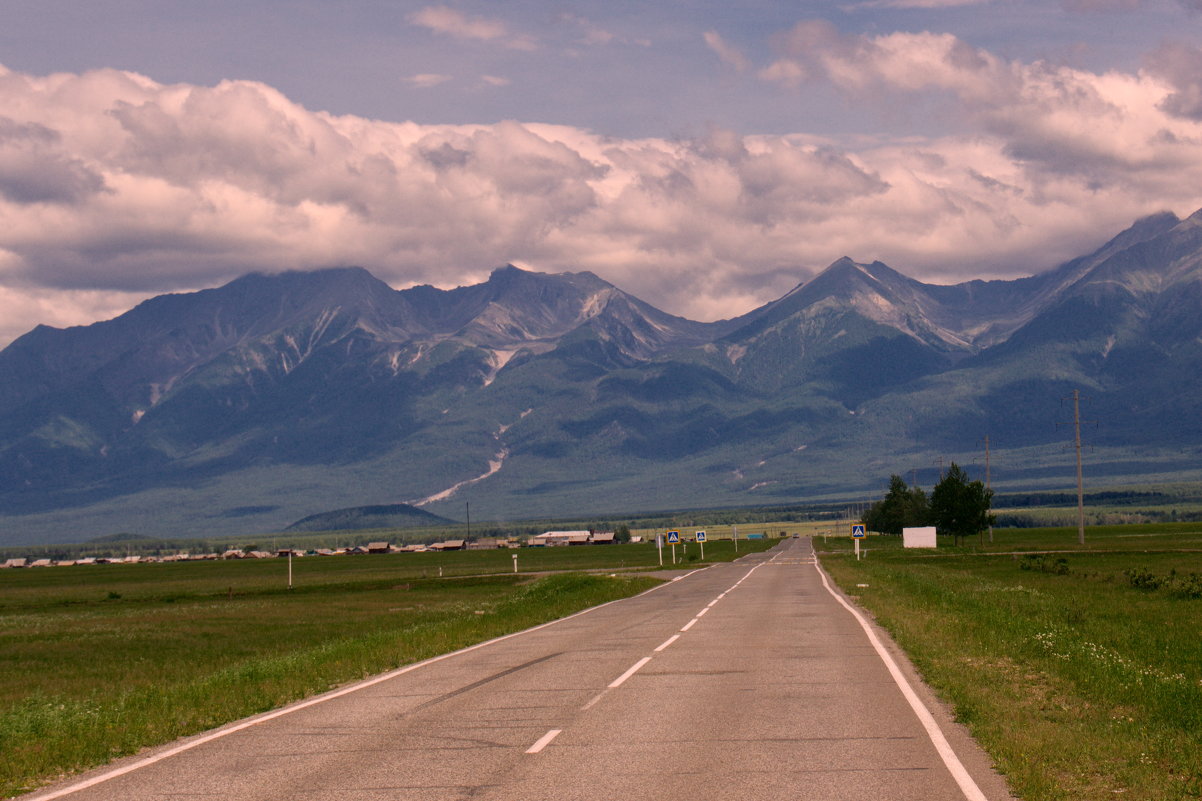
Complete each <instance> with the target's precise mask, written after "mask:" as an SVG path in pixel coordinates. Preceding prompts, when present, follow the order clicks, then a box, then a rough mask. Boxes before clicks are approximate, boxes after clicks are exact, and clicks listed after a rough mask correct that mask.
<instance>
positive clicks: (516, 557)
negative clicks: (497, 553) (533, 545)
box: [512, 553, 518, 573]
mask: <svg viewBox="0 0 1202 801" xmlns="http://www.w3.org/2000/svg"><path fill="white" fill-rule="evenodd" d="M512 556H513V572H514V573H516V572H518V555H517V554H516V553H515V554H512Z"/></svg>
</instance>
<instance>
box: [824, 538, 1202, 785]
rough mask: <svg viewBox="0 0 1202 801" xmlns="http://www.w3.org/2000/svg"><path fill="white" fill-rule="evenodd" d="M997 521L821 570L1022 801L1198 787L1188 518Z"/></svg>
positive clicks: (1200, 684) (1197, 541) (1192, 549)
mask: <svg viewBox="0 0 1202 801" xmlns="http://www.w3.org/2000/svg"><path fill="white" fill-rule="evenodd" d="M1086 538H1087V539H1086V544H1085V545H1084V546H1081V545H1078V544H1077V532H1076V529H1075V528H1063V529H1025V530H998V531H996V532H995V536H994V542H993V544H992V545H989V544H985V545H983V546H982V545H980V544H978V542H977V541H975V540H974V541H971V544H970V545H965V546H963V547H960V548H951V547H945V543H940V548H939V549H938V551H936V552H931V551H904V550H903V549H902V548H901V547H900V545H901V544H900V542H899V541H898V540H897V539H896V538H887V537H879V538H878V537H870V538H869V539H868V540H867V541H866V542H865V543H863V545H864V548H865V549H866V551H867V553H866V556H865V558H864V559H863V560H861V561H859V562H857V561H856V560H855V558H854V557H853V556H852V555H851V548H852V546H851V542H850V541H849V540H848V539H847V538H846V537H830V538H829V539H825V540H824V538H823V537H821V536H819V537H816V538H815V547H816V548H817V549H818V551H819V553H820V554H821V557H822V563H823V565H824V567H826V569H827V570H828V571H829V572H830V573H831V575H832V576H833V577H834V578H835V579H836V580H837V581H838V582H839V584H840V586H841V587H842V588H843V589H844V590H845V591H846V592H847V593H848V594H850V595H853V596H855V597H856V598H857V599H858V601H859V603H860V604H861V605H863V606H864V607H866V608H867V609H869V610H870V611H871V612H872V613H873V614H874V615H875V616H876V619H877V621H878V622H879V623H881V625H883V626H884V627H885V628H886V629H888V630H889V631H890V633H891V634H892V635H893V636H894V638H895V639H896V640H897V642H898V644H899V645H901V646H902V647H903V648H904V649H905V650H906V651H907V652H908V653H909V655H910V657H911V658H912V659H913V661H914V662H915V664H916V666H917V667H918V669H919V670H920V671H921V672H922V674H923V675H924V677H925V678H926V679H927V681H928V682H929V683H930V684H931V685H932V686H933V687H934V688H935V689H936V690H937V691H938V692H940V693H941V694H942V695H943V697H944V698H946V699H947V700H949V701H950V702H951V703H952V705H953V706H954V708H955V710H956V714H957V716H958V717H959V719H960V720H962V721H963V722H965V723H966V724H967V725H968V727H969V728H970V729H971V730H972V732H973V734H974V735H975V736H976V737H977V738H978V739H979V741H980V742H981V743H982V745H984V746H985V748H986V749H987V750H988V751H989V752H990V753H991V754H992V755H993V757H994V759H995V760H996V762H997V765H998V767H999V768H1000V769H1001V771H1002V772H1003V773H1005V774H1006V776H1007V779H1008V781H1009V782H1010V785H1011V787H1012V789H1013V790H1014V791H1015V793H1016V794H1017V795H1019V796H1020V797H1022V798H1024V799H1027V801H1045V800H1046V801H1050V800H1051V799H1103V798H1106V799H1113V798H1133V799H1135V798H1137V799H1141V801H1152V800H1154V799H1193V798H1200V797H1202V622H1200V621H1202V597H1199V596H1202V525H1199V524H1198V523H1192V524H1157V525H1147V526H1114V527H1106V528H1101V527H1099V528H1091V529H1088V530H1087V532H1086Z"/></svg>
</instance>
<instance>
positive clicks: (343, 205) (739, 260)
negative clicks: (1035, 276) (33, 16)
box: [0, 24, 1202, 339]
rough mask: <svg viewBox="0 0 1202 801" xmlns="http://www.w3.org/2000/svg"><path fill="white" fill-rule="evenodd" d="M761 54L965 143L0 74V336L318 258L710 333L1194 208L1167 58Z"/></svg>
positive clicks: (974, 269)
mask: <svg viewBox="0 0 1202 801" xmlns="http://www.w3.org/2000/svg"><path fill="white" fill-rule="evenodd" d="M776 46H777V47H778V51H779V52H778V63H779V64H780V65H782V66H781V67H780V69H781V70H782V74H783V71H784V70H785V69H786V68H789V69H793V70H794V74H796V75H798V76H803V77H798V78H797V80H823V81H828V82H830V83H832V84H834V85H835V86H838V87H840V88H841V89H843V90H844V91H846V92H848V93H849V94H850V95H857V96H858V95H867V96H873V95H874V94H878V93H879V94H893V95H896V94H898V93H930V92H934V93H936V94H938V95H940V96H944V97H946V98H948V102H949V103H951V104H953V105H954V106H955V108H956V109H957V110H958V112H959V113H961V114H963V117H964V121H965V125H966V129H965V132H963V133H961V134H958V135H955V136H943V137H928V138H921V137H911V138H907V139H902V140H896V141H894V140H889V139H885V138H861V139H855V138H846V137H845V138H842V139H838V140H836V139H829V138H824V137H818V136H812V135H807V134H805V133H796V134H791V135H764V136H747V135H741V134H738V133H735V132H732V131H727V130H722V129H720V128H714V129H711V130H709V131H707V132H705V133H704V134H703V135H699V136H695V137H691V138H690V137H686V138H677V139H617V138H612V137H606V136H601V135H597V134H594V133H591V132H589V131H586V130H581V129H578V128H573V127H569V126H554V125H545V124H532V123H520V122H515V121H507V122H501V123H496V124H488V125H419V124H416V123H391V122H382V121H376V120H370V119H364V118H361V117H354V116H336V115H332V114H328V113H324V112H314V111H311V110H309V109H306V108H304V107H303V106H301V105H299V104H297V103H295V102H293V101H292V100H290V99H289V98H288V97H286V96H284V95H283V94H281V93H280V92H278V91H277V90H275V89H273V88H272V87H270V86H266V85H264V84H260V83H254V82H248V81H226V82H222V83H219V84H217V85H215V86H194V85H187V84H176V85H165V84H160V83H157V82H155V81H153V80H150V79H149V78H146V77H144V76H140V75H135V74H130V73H124V72H119V71H115V70H98V71H94V72H87V73H84V74H80V75H71V74H58V75H53V76H49V77H38V76H31V75H24V74H20V73H16V72H9V71H4V70H3V69H0V109H3V115H4V117H3V120H0V320H4V321H6V322H5V325H6V326H7V328H6V330H0V337H3V338H5V339H6V338H7V337H10V336H12V335H13V334H15V333H17V332H18V331H20V330H27V329H28V328H29V327H32V325H33V324H34V323H36V322H47V323H50V324H55V325H62V324H67V323H72V322H81V323H82V322H89V321H91V320H94V319H98V318H101V317H106V316H111V315H112V314H113V313H114V312H116V311H119V310H120V309H121V308H124V307H125V306H126V305H132V303H133V302H135V301H136V300H138V299H140V298H142V297H146V296H150V295H154V294H159V293H162V292H166V291H177V290H188V289H196V288H201V287H205V286H214V285H216V284H219V283H221V282H224V281H226V280H229V279H231V278H233V277H236V276H237V275H240V274H243V273H245V272H247V271H250V270H261V271H268V272H270V271H277V270H284V269H296V268H301V269H312V268H319V267H326V266H332V265H346V264H357V265H361V266H364V267H367V268H368V269H370V270H372V271H373V272H374V273H376V274H377V275H379V276H380V277H381V278H382V279H384V280H386V281H389V282H390V283H392V284H393V285H394V286H398V287H399V286H406V285H411V284H414V283H433V284H436V285H440V286H448V287H449V286H456V285H462V284H466V283H472V282H475V281H479V280H482V279H483V278H485V277H486V276H487V274H488V272H489V271H490V270H491V269H492V268H493V267H495V266H497V265H500V264H503V263H505V262H511V261H513V262H521V263H524V264H528V265H530V266H531V267H533V268H535V269H539V270H545V271H550V272H557V271H562V270H579V269H588V270H593V271H594V272H596V273H598V274H599V275H601V276H602V277H603V278H605V279H607V280H609V281H611V282H613V283H615V284H617V285H618V286H620V287H622V288H623V289H626V290H627V291H630V292H632V293H634V294H636V295H638V296H640V297H642V298H644V299H646V300H648V301H649V302H651V303H654V304H656V305H658V306H660V307H661V308H664V309H666V310H668V311H671V312H674V313H677V314H682V315H685V316H690V317H693V318H695V319H715V318H718V317H730V316H734V315H737V314H740V313H743V312H745V311H748V310H749V309H750V308H751V307H753V306H754V305H755V304H758V303H763V302H766V301H768V300H771V299H773V298H775V297H778V296H780V295H781V294H783V293H784V292H785V291H787V290H788V289H790V288H792V287H793V286H794V285H795V284H797V283H798V282H800V281H803V280H806V279H807V278H809V277H811V276H812V275H814V274H815V273H816V272H817V271H818V270H820V269H822V268H823V267H825V266H826V265H827V264H829V263H830V262H832V261H834V260H835V259H837V258H839V257H840V256H844V255H848V256H852V257H853V258H856V259H860V260H871V259H877V258H879V259H882V260H884V261H886V262H887V263H889V264H891V265H893V266H894V267H896V268H898V269H900V270H902V271H903V272H906V273H908V274H911V275H913V276H915V277H917V278H921V279H923V280H936V281H953V280H963V279H965V278H970V277H1016V276H1018V275H1024V274H1029V273H1031V272H1033V271H1037V270H1041V269H1046V268H1048V267H1051V266H1053V265H1054V264H1056V263H1058V262H1059V261H1060V260H1062V259H1065V258H1069V257H1071V256H1075V255H1079V254H1080V253H1081V252H1083V251H1084V250H1085V249H1086V248H1088V247H1091V246H1096V245H1097V244H1100V241H1101V240H1102V239H1104V238H1106V237H1107V236H1109V235H1111V234H1113V233H1115V232H1117V231H1118V230H1120V229H1121V228H1122V227H1124V226H1125V225H1127V224H1128V223H1130V222H1131V221H1132V220H1134V219H1135V218H1137V217H1139V216H1142V215H1144V214H1148V213H1151V212H1154V211H1157V210H1160V209H1162V208H1166V207H1167V208H1170V209H1172V210H1174V211H1177V212H1178V213H1189V212H1192V211H1193V210H1195V209H1196V208H1197V207H1198V206H1200V205H1202V190H1200V189H1199V188H1198V187H1202V124H1200V123H1199V122H1198V120H1197V119H1195V116H1194V115H1193V113H1192V106H1191V105H1190V103H1189V102H1188V101H1189V98H1190V97H1191V96H1190V95H1189V93H1188V92H1189V90H1188V86H1189V84H1188V79H1189V75H1190V72H1189V69H1190V68H1189V65H1190V64H1191V63H1192V61H1190V59H1191V58H1193V57H1194V56H1193V55H1191V52H1190V51H1188V49H1186V50H1184V51H1175V50H1171V49H1166V50H1164V51H1163V52H1161V53H1159V54H1158V55H1157V56H1156V58H1154V59H1153V62H1154V64H1155V68H1152V67H1149V68H1148V69H1147V70H1145V71H1142V72H1139V73H1134V74H1127V73H1104V74H1094V73H1089V72H1084V71H1077V70H1072V69H1068V68H1064V67H1057V66H1051V65H1046V64H1040V63H1032V64H1024V63H1016V62H1009V61H1005V60H1003V59H1000V58H998V57H996V56H994V55H992V54H990V53H988V52H986V51H982V50H979V49H974V48H971V47H968V46H967V45H965V44H964V43H963V42H960V41H959V40H956V39H955V38H954V37H950V36H943V35H936V34H912V33H908V34H892V35H888V36H880V37H871V38H870V37H859V36H847V35H844V34H841V33H839V32H838V31H837V30H835V29H833V28H830V27H829V26H823V25H815V24H809V25H806V26H802V27H798V28H795V29H792V30H790V31H788V32H787V33H786V34H785V35H783V36H782V37H780V38H779V39H778V40H777V42H776ZM1157 59H1159V60H1157ZM790 65H791V66H790ZM1173 98H1178V99H1177V100H1173ZM1187 112H1189V113H1187ZM30 165H33V166H30Z"/></svg>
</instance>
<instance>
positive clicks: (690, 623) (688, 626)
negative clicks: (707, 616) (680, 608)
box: [680, 618, 697, 632]
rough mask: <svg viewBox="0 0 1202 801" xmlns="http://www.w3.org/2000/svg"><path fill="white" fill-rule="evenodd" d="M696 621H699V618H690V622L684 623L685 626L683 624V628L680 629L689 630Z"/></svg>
mask: <svg viewBox="0 0 1202 801" xmlns="http://www.w3.org/2000/svg"><path fill="white" fill-rule="evenodd" d="M696 622H697V618H693V619H692V620H690V621H689V622H688V623H685V624H684V626H683V627H681V629H680V630H681V631H682V632H685V631H688V630H689V629H691V628H693V625H694V624H695V623H696Z"/></svg>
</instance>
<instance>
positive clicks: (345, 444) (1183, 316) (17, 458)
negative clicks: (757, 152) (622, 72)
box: [0, 212, 1202, 543]
mask: <svg viewBox="0 0 1202 801" xmlns="http://www.w3.org/2000/svg"><path fill="white" fill-rule="evenodd" d="M1200 368H1202V212H1198V213H1196V214H1194V215H1192V216H1191V217H1189V218H1187V219H1184V220H1181V219H1178V218H1177V217H1176V216H1175V215H1173V214H1171V213H1167V212H1166V213H1161V214H1157V215H1154V216H1151V217H1148V218H1145V219H1143V220H1140V221H1138V222H1137V223H1136V224H1134V225H1133V226H1132V227H1131V228H1129V229H1128V230H1126V231H1124V232H1122V233H1121V234H1119V235H1118V236H1117V237H1115V238H1114V239H1112V240H1111V241H1109V242H1108V243H1107V244H1106V245H1104V246H1103V247H1102V248H1100V249H1099V250H1097V251H1096V252H1094V253H1091V254H1089V255H1087V256H1083V257H1081V258H1078V259H1074V260H1072V261H1069V262H1067V263H1065V264H1063V265H1061V266H1059V267H1057V268H1055V269H1053V270H1051V271H1048V272H1045V273H1041V274H1038V275H1033V276H1031V277H1029V278H1022V279H1018V280H1012V281H969V282H967V283H962V284H957V285H954V286H940V285H931V284H924V283H921V282H919V281H916V280H913V279H910V278H907V277H906V276H904V275H902V274H901V273H899V272H897V271H895V270H894V269H892V268H890V267H888V266H887V265H885V264H882V263H880V262H873V263H871V264H862V263H857V262H854V261H852V260H850V259H847V258H844V259H840V260H839V261H836V262H835V263H834V264H832V265H830V267H828V268H827V269H826V270H825V271H823V272H822V273H820V274H819V275H817V276H816V277H814V278H813V279H812V280H809V281H807V282H804V283H802V284H800V285H799V286H797V287H796V288H795V289H793V290H792V291H791V292H789V293H788V294H786V295H785V296H784V297H782V298H780V299H779V300H776V301H773V302H771V303H769V304H767V305H765V306H763V307H761V308H759V309H756V310H754V311H752V312H750V313H748V314H745V315H743V316H741V317H736V318H733V319H729V320H723V321H719V322H710V323H701V322H694V321H690V320H686V319H683V318H680V317H675V316H672V315H670V314H667V313H665V312H662V311H660V310H658V309H656V308H654V307H653V306H651V305H649V304H647V303H644V302H643V301H641V300H639V299H638V298H635V297H633V296H631V295H629V294H627V293H625V292H623V291H622V290H620V289H618V288H617V287H615V286H613V285H611V284H609V283H607V282H606V281H603V280H602V279H600V278H598V277H597V276H595V275H593V274H591V273H587V272H582V273H561V274H543V273H535V272H529V271H525V270H521V269H518V268H516V267H513V266H506V267H502V268H500V269H498V270H496V271H494V272H493V273H492V275H491V276H490V277H489V279H488V281H486V282H485V283H483V284H479V285H476V286H467V287H460V288H458V289H453V290H442V289H437V288H434V287H430V286H418V287H413V288H410V289H404V290H394V289H392V288H391V287H389V286H388V285H387V284H385V283H383V282H382V281H379V280H378V279H376V278H375V277H373V276H372V275H371V274H370V273H368V272H367V271H366V270H363V269H359V268H339V269H328V270H320V271H315V272H288V273H282V274H276V275H260V274H251V275H247V276H244V277H242V278H239V279H237V280H235V281H233V282H231V283H229V284H227V285H225V286H222V287H219V288H216V289H209V290H204V291H200V292H195V293H189V294H176V295H164V296H161V297H157V298H153V299H151V300H148V301H146V302H144V303H142V304H140V305H139V306H137V307H136V308H134V309H132V310H131V311H129V312H127V313H125V314H123V315H121V316H120V317H117V318H115V319H113V320H109V321H106V322H100V323H96V324H94V325H88V326H81V327H75V328H68V329H56V328H50V327H46V326H39V327H37V328H35V329H34V330H32V331H30V332H29V333H27V334H25V335H24V336H22V337H20V338H19V339H17V340H16V341H14V342H13V343H12V344H11V345H9V346H8V347H7V348H5V349H4V350H3V351H0V526H2V529H0V530H2V531H3V533H2V534H0V543H3V542H32V541H77V540H81V539H85V538H87V537H88V536H94V535H98V534H108V533H112V532H114V531H127V532H132V533H141V534H154V535H173V536H183V535H195V536H205V535H209V536H212V535H217V534H227V533H230V534H232V533H237V532H248V533H249V532H270V531H280V530H283V529H284V528H286V527H287V526H289V525H290V524H292V523H295V522H297V521H298V520H300V519H302V518H305V517H308V516H311V515H315V514H320V513H323V512H328V511H330V510H343V509H346V508H348V507H356V506H382V505H394V504H402V503H403V504H411V505H413V506H416V507H419V508H421V509H424V510H426V511H430V512H433V513H437V514H440V515H443V516H446V517H452V518H456V517H462V516H463V515H462V514H461V511H465V504H467V503H469V502H470V503H471V504H472V507H473V509H472V511H473V517H474V518H475V519H478V520H506V519H522V518H531V517H536V516H551V515H557V516H573V515H583V514H593V513H597V514H599V513H603V512H604V513H620V512H622V511H629V512H635V511H641V510H653V509H670V508H687V507H699V506H718V505H754V504H779V503H782V502H794V501H796V502H805V501H807V500H814V499H827V498H833V497H855V496H858V497H875V496H876V495H877V494H879V493H878V491H877V490H878V488H879V487H883V486H884V483H885V482H887V479H888V476H889V474H890V473H903V474H906V475H908V476H912V477H914V478H916V479H918V480H919V483H926V484H927V485H928V486H929V484H930V483H931V482H932V481H933V479H934V478H935V477H937V471H938V464H939V462H940V460H942V459H956V460H958V461H960V462H961V463H966V462H967V463H980V462H981V461H982V459H983V451H984V445H983V440H984V438H985V437H986V436H988V437H989V438H990V441H991V444H992V460H993V461H992V474H993V478H994V480H995V482H998V483H1000V485H1001V486H1003V487H1004V486H1012V487H1022V488H1044V487H1051V486H1055V487H1063V486H1066V485H1068V484H1071V483H1072V482H1073V480H1074V476H1073V474H1072V473H1071V472H1066V465H1069V464H1071V462H1072V458H1073V454H1072V453H1071V452H1070V451H1068V450H1066V449H1064V448H1063V445H1064V444H1065V443H1066V442H1069V443H1071V440H1072V432H1071V431H1068V430H1066V429H1065V428H1064V427H1063V426H1060V425H1058V424H1061V423H1065V422H1071V421H1072V407H1071V404H1070V405H1069V406H1068V407H1067V408H1066V407H1065V406H1064V404H1063V399H1064V398H1065V397H1067V396H1070V395H1071V394H1072V392H1073V390H1079V391H1080V392H1081V394H1082V397H1083V399H1084V401H1083V407H1082V408H1083V411H1084V413H1085V416H1086V417H1087V418H1089V419H1090V420H1096V421H1097V422H1098V425H1097V427H1096V428H1089V429H1087V433H1086V437H1087V439H1088V440H1089V441H1090V443H1091V445H1092V447H1093V451H1092V452H1091V453H1090V457H1089V462H1090V470H1091V474H1092V475H1095V476H1104V477H1109V478H1108V480H1112V481H1121V480H1129V479H1130V478H1131V477H1143V478H1147V479H1149V480H1153V479H1155V480H1163V479H1165V478H1166V477H1168V478H1174V477H1175V478H1181V477H1187V476H1193V475H1194V473H1193V472H1191V471H1194V470H1195V468H1194V465H1196V464H1197V459H1196V457H1197V454H1198V452H1199V448H1200V447H1202V416H1200V415H1199V412H1200V411H1202V369H1200Z"/></svg>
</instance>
